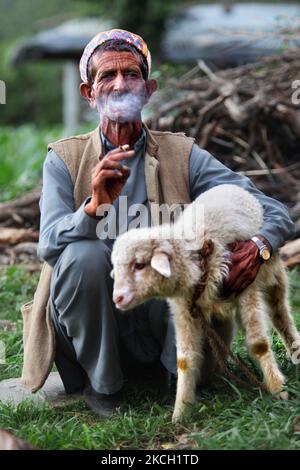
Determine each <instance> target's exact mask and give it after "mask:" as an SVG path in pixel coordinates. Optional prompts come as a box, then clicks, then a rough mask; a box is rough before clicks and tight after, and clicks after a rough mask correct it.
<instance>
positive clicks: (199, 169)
mask: <svg viewBox="0 0 300 470" xmlns="http://www.w3.org/2000/svg"><path fill="white" fill-rule="evenodd" d="M189 178H190V197H191V200H194V199H196V197H197V196H199V195H200V194H202V193H203V192H204V191H207V190H208V189H210V188H212V187H214V186H217V185H219V184H237V185H238V186H240V187H242V188H244V189H246V190H247V191H249V192H250V193H252V194H253V195H254V196H255V197H256V198H257V199H258V201H259V202H260V203H261V204H262V206H263V209H264V224H263V226H262V228H261V230H260V232H259V234H260V235H262V236H264V237H265V238H266V239H267V240H268V241H269V243H270V244H271V246H272V248H273V250H274V251H275V250H277V249H278V248H280V247H281V246H282V245H283V244H284V243H285V242H286V241H287V240H289V239H290V238H292V237H293V235H294V233H295V225H294V223H293V222H292V220H291V219H290V216H289V213H288V210H287V208H286V207H285V206H284V205H283V204H281V202H279V201H277V200H276V199H273V198H271V197H268V196H266V195H265V194H264V193H262V192H261V191H259V190H258V189H257V188H256V186H255V185H254V184H253V183H252V182H251V181H250V179H249V178H247V177H245V176H241V175H239V174H237V173H235V172H234V171H232V170H230V169H229V168H227V167H226V166H225V165H223V164H222V163H220V162H219V161H218V160H217V159H216V158H214V157H213V156H212V155H211V154H210V153H209V152H207V151H206V150H203V149H201V148H200V147H198V146H197V145H193V148H192V151H191V155H190V167H189Z"/></svg>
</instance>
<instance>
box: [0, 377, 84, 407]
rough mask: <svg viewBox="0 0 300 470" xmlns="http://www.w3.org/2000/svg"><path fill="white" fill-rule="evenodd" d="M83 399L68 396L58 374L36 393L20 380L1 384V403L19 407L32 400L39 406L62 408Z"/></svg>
mask: <svg viewBox="0 0 300 470" xmlns="http://www.w3.org/2000/svg"><path fill="white" fill-rule="evenodd" d="M80 399H82V395H81V394H70V395H67V394H66V392H65V389H64V386H63V383H62V381H61V378H60V376H59V373H58V372H51V374H50V375H49V377H48V379H47V380H46V382H45V384H44V386H43V387H42V388H41V389H40V390H39V391H38V392H36V393H31V392H30V390H28V389H27V388H25V387H24V386H23V385H22V384H21V379H20V378H15V379H6V380H2V381H1V382H0V402H2V403H6V404H8V403H12V404H15V405H18V404H19V403H21V402H22V401H24V400H30V401H32V402H33V403H35V404H37V405H39V404H43V403H46V402H47V403H49V404H50V405H51V406H53V407H62V406H65V405H69V404H72V403H75V402H77V401H78V400H80Z"/></svg>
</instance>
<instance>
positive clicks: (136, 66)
mask: <svg viewBox="0 0 300 470" xmlns="http://www.w3.org/2000/svg"><path fill="white" fill-rule="evenodd" d="M91 60H92V61H93V68H94V70H95V71H96V74H95V75H99V74H101V73H103V72H107V71H109V72H112V71H117V70H135V71H139V72H140V73H141V64H140V61H139V59H138V58H137V57H136V56H135V55H134V54H132V53H131V52H130V51H104V52H102V53H101V54H98V55H97V54H96V55H95V56H92V58H91Z"/></svg>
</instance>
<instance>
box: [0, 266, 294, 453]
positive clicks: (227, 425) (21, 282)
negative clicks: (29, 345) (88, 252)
mask: <svg viewBox="0 0 300 470" xmlns="http://www.w3.org/2000/svg"><path fill="white" fill-rule="evenodd" d="M290 280H291V299H292V306H293V313H294V316H295V319H296V321H297V325H298V328H299V327H300V290H299V282H300V270H299V269H298V270H293V271H292V272H291V273H290ZM36 282H37V276H36V275H34V276H32V275H28V274H27V273H26V271H25V270H24V269H23V268H21V267H16V266H12V267H9V268H8V269H6V270H3V271H2V272H1V273H0V305H1V310H0V318H2V319H3V318H5V319H11V320H12V321H14V322H16V331H14V332H1V334H0V339H1V340H2V341H4V342H5V345H6V355H7V358H6V359H7V361H6V364H4V365H1V366H0V379H4V378H8V377H16V376H19V375H20V371H21V364H22V322H21V315H20V313H19V309H20V305H21V303H23V302H26V301H28V300H30V299H31V298H32V294H33V292H34V288H35V285H36ZM273 347H274V350H275V351H276V356H277V358H278V361H279V363H280V366H281V369H282V371H283V372H284V374H285V375H286V376H287V377H288V385H287V389H288V390H289V392H290V400H288V401H286V402H283V401H276V400H274V399H272V398H271V397H270V396H267V395H265V394H263V395H261V394H260V393H259V392H258V391H257V390H254V391H253V392H249V391H246V390H243V389H241V388H239V387H236V386H235V385H233V384H231V383H229V382H228V381H227V380H225V379H223V378H222V377H216V379H215V381H214V383H213V384H212V385H211V386H210V387H209V388H206V389H205V390H203V391H201V393H200V395H199V401H198V403H197V404H196V405H195V406H193V407H191V416H190V418H187V419H186V421H185V423H184V424H182V425H176V426H173V425H172V424H171V415H172V409H173V405H172V404H171V405H164V406H162V405H160V404H159V402H158V400H157V395H156V393H155V391H153V389H151V388H150V387H148V386H147V385H144V386H141V385H140V386H137V385H135V386H134V385H133V384H127V385H126V400H125V403H124V405H123V407H122V409H121V410H120V413H119V414H117V415H116V416H115V417H114V418H113V419H110V420H101V421H99V420H98V419H97V418H95V417H94V416H93V415H92V414H91V413H90V412H89V410H88V408H87V407H86V406H85V404H84V402H83V401H79V402H78V403H76V404H73V405H67V406H65V407H63V408H57V409H52V408H50V407H49V406H48V405H42V406H35V405H33V404H31V403H30V402H23V403H22V404H20V405H19V406H12V405H4V404H0V427H3V428H6V429H8V430H11V431H12V432H14V433H15V434H16V435H18V436H20V437H23V438H25V439H27V440H29V441H30V442H32V443H33V444H34V445H36V446H37V447H38V448H40V449H153V448H154V449H159V448H169V447H170V446H171V447H172V446H175V448H199V449H228V450H229V449H256V450H257V449H298V450H299V449H300V391H299V373H298V370H297V368H296V366H294V365H293V364H291V362H290V361H289V360H288V359H287V357H286V354H285V350H284V348H283V346H282V344H281V342H280V340H279V339H278V338H277V336H276V335H275V334H274V335H273ZM234 349H235V351H236V352H237V353H238V354H239V356H240V357H241V358H242V359H243V360H244V361H245V362H247V364H248V365H249V366H250V367H253V364H252V362H251V361H250V359H249V357H248V355H247V352H246V350H245V347H244V345H243V337H242V335H241V334H239V335H238V336H237V338H236V340H235V342H234ZM234 371H235V372H236V373H237V374H240V372H239V371H238V370H236V369H234Z"/></svg>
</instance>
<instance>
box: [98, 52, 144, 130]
mask: <svg viewBox="0 0 300 470" xmlns="http://www.w3.org/2000/svg"><path fill="white" fill-rule="evenodd" d="M92 60H93V61H94V62H93V66H94V70H96V73H95V77H94V83H93V85H92V89H91V97H92V100H91V101H90V102H91V105H92V106H93V107H95V106H96V107H97V109H98V112H99V115H100V119H101V118H103V117H106V118H108V119H109V120H111V121H116V122H132V121H137V120H141V111H142V108H143V106H144V105H145V104H146V103H147V101H148V99H149V97H150V95H151V93H152V92H149V90H148V87H147V83H148V82H145V80H144V79H143V76H142V72H141V68H140V63H139V60H138V59H137V58H136V57H135V56H134V55H133V54H132V53H131V52H129V51H122V52H118V51H105V52H103V53H102V54H101V55H99V56H97V55H96V56H95V57H94V58H93V59H92Z"/></svg>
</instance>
